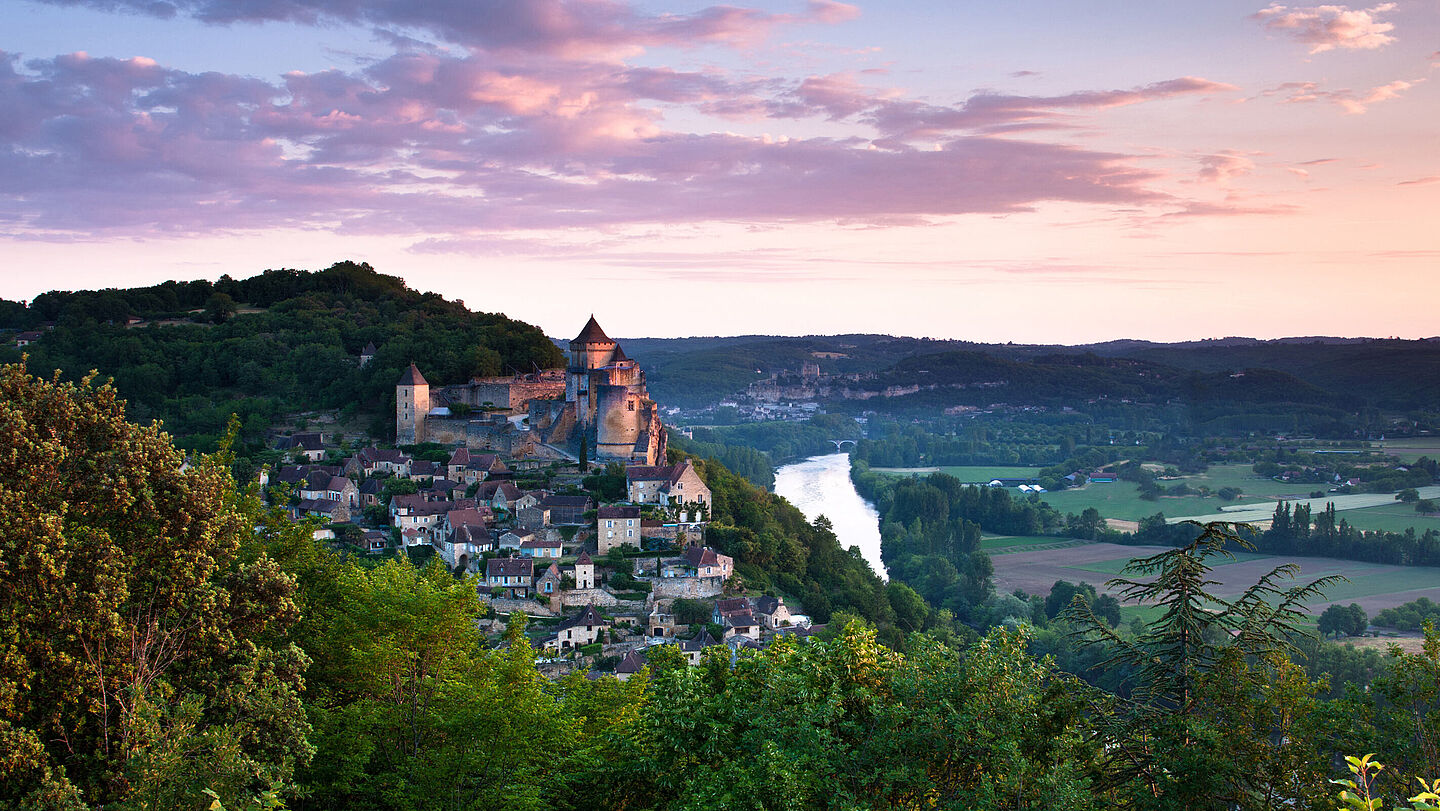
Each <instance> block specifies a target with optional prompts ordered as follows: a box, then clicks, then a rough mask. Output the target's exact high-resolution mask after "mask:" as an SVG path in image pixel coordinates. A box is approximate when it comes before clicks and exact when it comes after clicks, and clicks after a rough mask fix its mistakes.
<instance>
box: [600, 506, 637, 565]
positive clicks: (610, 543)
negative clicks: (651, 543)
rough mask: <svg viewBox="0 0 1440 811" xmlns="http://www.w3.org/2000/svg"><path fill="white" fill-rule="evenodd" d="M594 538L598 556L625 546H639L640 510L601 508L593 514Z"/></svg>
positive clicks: (631, 508) (617, 507) (615, 507)
mask: <svg viewBox="0 0 1440 811" xmlns="http://www.w3.org/2000/svg"><path fill="white" fill-rule="evenodd" d="M595 538H596V542H597V544H598V546H599V550H600V554H602V555H603V554H605V553H606V552H609V551H610V550H611V549H616V548H619V547H621V546H624V545H625V544H630V545H631V546H634V547H636V548H639V546H640V508H639V507H627V506H621V505H615V506H609V507H601V508H600V509H599V510H598V511H597V512H596V514H595Z"/></svg>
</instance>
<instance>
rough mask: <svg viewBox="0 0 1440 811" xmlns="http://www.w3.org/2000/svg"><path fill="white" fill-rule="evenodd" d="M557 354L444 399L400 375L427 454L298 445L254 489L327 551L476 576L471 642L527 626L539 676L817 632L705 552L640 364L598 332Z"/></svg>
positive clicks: (400, 416)
mask: <svg viewBox="0 0 1440 811" xmlns="http://www.w3.org/2000/svg"><path fill="white" fill-rule="evenodd" d="M569 350H570V351H569V363H568V366H567V367H566V368H565V369H563V370H562V369H552V370H536V371H535V372H534V373H532V374H522V375H514V376H511V377H504V378H485V379H476V380H471V381H467V382H464V383H458V384H450V385H444V386H432V385H431V384H430V383H429V382H428V381H427V380H426V379H425V377H424V374H423V372H422V370H421V369H419V368H418V367H417V366H416V365H415V364H413V363H412V364H411V365H410V366H409V368H407V369H406V370H405V372H404V373H403V374H402V375H401V377H400V379H399V380H398V381H397V383H396V414H395V426H396V437H397V443H396V444H397V445H398V446H400V447H402V448H409V449H419V448H426V449H431V450H429V451H428V452H422V451H420V450H413V451H412V452H410V453H407V452H406V451H404V450H400V449H397V448H381V447H368V448H363V449H360V450H358V451H354V452H353V453H351V454H350V455H349V456H344V457H340V456H339V454H338V447H337V443H335V442H334V441H333V440H334V438H333V437H330V436H327V435H326V434H324V433H323V432H298V433H293V434H291V435H288V436H284V437H281V438H280V439H279V440H278V442H277V448H278V449H279V450H280V451H282V452H284V453H286V454H287V455H288V456H289V457H290V461H292V462H293V463H294V464H287V465H282V466H280V467H279V468H277V469H274V470H266V471H264V472H262V473H261V481H260V483H261V486H262V487H263V488H264V489H265V492H266V493H267V494H268V495H269V497H270V499H271V501H272V503H275V504H279V505H282V506H284V507H286V508H287V509H288V510H290V511H291V513H292V514H293V515H294V516H295V517H296V518H299V519H305V518H310V519H315V522H316V527H317V528H316V530H315V531H316V533H317V537H320V538H324V539H328V540H330V541H332V542H333V543H334V544H336V545H337V546H340V547H342V548H346V549H349V550H352V551H354V552H356V553H358V554H367V555H375V556H384V555H406V556H409V557H411V558H412V559H417V560H418V559H423V558H426V557H432V556H433V557H436V558H439V559H440V560H442V561H443V562H444V563H445V565H446V566H447V567H449V568H450V569H451V570H452V571H453V572H454V573H455V574H456V575H457V576H464V575H467V574H468V575H475V576H476V583H477V589H478V591H479V594H480V597H481V599H482V600H485V601H487V602H488V603H490V605H491V607H492V608H493V609H494V614H493V616H494V617H496V619H493V620H490V621H489V622H490V623H491V624H492V627H488V628H485V629H482V630H486V631H487V632H490V633H494V634H497V635H498V633H499V631H500V629H501V626H503V623H504V621H505V620H504V619H503V618H504V617H506V616H508V615H509V614H511V613H512V612H516V611H519V612H523V613H524V614H525V615H526V616H527V617H529V618H530V626H529V628H530V633H531V635H532V643H533V644H534V645H535V647H536V648H537V650H540V651H541V657H542V658H541V663H540V666H541V667H542V669H545V670H546V671H547V672H549V673H550V674H551V675H557V676H558V675H563V674H564V673H567V672H569V671H571V670H573V669H577V668H586V669H587V670H588V672H589V673H590V674H591V677H592V678H598V677H602V676H603V675H605V674H607V673H613V674H614V676H615V677H617V678H621V679H624V678H628V677H629V676H630V675H632V674H634V673H636V672H639V671H640V670H641V669H642V668H643V667H644V666H645V663H646V652H647V650H648V649H649V648H651V647H652V646H654V645H661V644H677V645H679V647H680V650H681V651H682V652H683V653H684V655H685V656H686V657H687V658H688V660H689V661H690V662H692V663H698V662H699V661H700V657H701V655H702V653H703V652H704V651H705V649H706V648H712V647H719V648H721V649H722V652H728V654H729V655H731V656H733V655H735V654H736V652H738V651H739V650H741V649H743V648H747V647H751V648H758V647H762V646H764V645H766V644H768V643H769V642H770V641H771V640H773V639H775V638H776V637H779V636H786V635H795V636H800V637H805V636H808V635H810V634H813V633H815V632H817V631H818V630H820V627H819V626H812V625H811V623H810V620H809V618H808V617H806V616H805V615H804V614H803V612H802V610H801V607H800V606H796V605H787V604H786V602H785V598H783V597H779V596H774V595H766V594H747V593H746V592H745V588H744V583H743V581H742V579H741V578H739V577H737V576H736V573H735V566H734V561H733V559H732V558H731V557H730V556H728V555H725V554H722V553H720V552H718V551H717V550H715V549H713V548H711V547H709V546H708V545H706V543H705V533H706V527H707V524H708V523H709V520H710V514H711V506H712V501H711V493H710V488H709V487H707V486H706V485H705V482H704V480H702V479H701V477H700V475H699V473H698V472H697V471H696V469H695V466H694V465H693V464H692V463H691V462H690V461H689V460H688V459H687V460H682V461H680V462H678V463H673V464H672V463H667V458H666V446H667V443H666V429H665V426H664V425H663V424H662V423H661V421H660V411H659V408H658V406H657V405H656V403H655V402H654V401H653V400H651V399H650V396H649V394H648V392H647V390H646V386H645V374H644V372H643V371H642V370H641V369H640V368H639V367H638V365H637V364H636V363H635V361H633V360H631V359H630V358H629V357H627V356H626V355H625V353H624V351H623V350H622V349H621V348H620V346H619V345H618V344H617V343H616V342H615V341H613V340H611V339H610V338H609V337H608V336H606V335H605V332H604V330H602V329H601V328H600V325H599V324H598V323H596V322H595V319H594V318H591V319H590V321H589V322H588V323H587V324H586V325H585V327H584V329H582V330H581V332H580V334H579V335H578V336H576V338H575V339H574V340H573V341H571V342H570V345H569ZM374 352H375V349H374V347H366V349H365V352H364V353H362V355H361V357H360V363H362V364H364V363H368V362H369V361H370V360H371V359H372V358H373V355H374ZM435 448H442V449H444V450H442V451H436V450H433V449H435ZM425 456H428V457H430V458H422V457H425ZM441 456H444V457H445V458H444V459H443V461H442V460H440V458H439V457H441ZM596 475H603V476H608V477H610V478H611V480H612V484H614V485H617V487H612V488H611V489H610V492H611V493H612V494H613V493H614V492H615V490H617V489H619V490H623V495H621V496H620V497H619V498H610V499H600V498H597V496H596V494H595V492H594V491H593V490H587V489H586V488H585V487H584V486H583V483H584V482H585V479H586V477H587V476H591V477H593V476H596ZM621 476H623V488H619V487H618V484H619V481H618V480H619V478H620V477H621Z"/></svg>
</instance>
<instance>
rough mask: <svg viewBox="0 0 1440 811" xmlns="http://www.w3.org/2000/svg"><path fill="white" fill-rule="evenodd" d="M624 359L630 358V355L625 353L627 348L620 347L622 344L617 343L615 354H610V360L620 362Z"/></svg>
mask: <svg viewBox="0 0 1440 811" xmlns="http://www.w3.org/2000/svg"><path fill="white" fill-rule="evenodd" d="M622 360H630V356H629V355H627V354H625V350H623V349H621V348H620V344H615V354H614V355H611V356H610V362H611V363H619V362H620V361H622Z"/></svg>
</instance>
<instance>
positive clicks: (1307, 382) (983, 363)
mask: <svg viewBox="0 0 1440 811" xmlns="http://www.w3.org/2000/svg"><path fill="white" fill-rule="evenodd" d="M625 346H626V349H627V351H629V352H631V354H632V356H634V357H636V359H637V360H639V361H640V362H641V363H642V364H643V365H644V366H645V367H646V369H647V370H649V374H650V379H651V382H652V386H651V388H652V390H653V391H654V392H655V393H656V395H657V397H658V399H660V401H661V402H665V403H667V404H675V405H682V406H701V405H706V404H709V403H713V402H715V401H717V400H720V399H722V398H726V397H733V396H735V395H736V394H738V393H740V392H741V391H743V389H744V387H745V386H746V385H748V384H749V383H751V382H753V381H755V380H758V379H761V378H763V377H766V376H768V375H770V374H774V373H777V372H796V371H798V370H799V368H800V365H801V364H802V363H804V362H806V361H813V362H815V363H818V364H819V365H820V367H821V369H822V371H824V372H826V373H830V374H844V373H850V372H858V373H864V374H865V375H866V376H867V378H866V379H864V380H861V381H859V382H855V383H847V384H846V385H847V386H848V387H850V388H852V389H868V390H870V391H873V392H877V393H878V392H885V391H887V390H888V391H889V392H890V393H891V394H892V395H894V394H895V392H897V391H903V390H905V389H907V388H914V387H919V390H918V391H915V392H913V393H909V394H902V395H899V396H887V397H883V398H879V397H877V398H875V399H871V400H866V401H856V400H851V401H843V402H842V401H838V400H836V398H833V397H832V400H831V406H832V407H835V408H839V409H841V410H850V411H857V410H862V409H863V410H878V411H881V412H886V411H889V412H896V413H907V412H920V411H933V410H935V409H937V408H946V407H950V406H957V405H971V406H977V407H979V406H986V405H990V404H996V403H1003V404H1007V405H1014V406H1025V405H1040V406H1067V405H1068V406H1075V407H1078V406H1080V405H1082V404H1083V403H1085V402H1086V401H1087V400H1104V401H1111V402H1114V401H1133V402H1137V403H1148V404H1154V405H1158V404H1169V405H1171V406H1177V405H1178V406H1182V407H1186V408H1189V409H1191V417H1192V419H1194V420H1197V421H1198V422H1199V423H1205V422H1208V421H1213V420H1216V419H1219V418H1221V417H1225V416H1227V415H1235V414H1245V413H1250V414H1269V415H1283V414H1285V413H1286V409H1287V407H1289V406H1296V407H1299V408H1300V409H1301V410H1302V411H1303V412H1305V414H1307V415H1308V419H1307V421H1306V424H1314V423H1318V422H1324V421H1327V420H1333V419H1335V418H1337V417H1338V416H1340V415H1342V414H1343V413H1345V412H1354V411H1356V410H1358V409H1364V408H1371V409H1380V410H1385V411H1392V412H1393V411H1406V410H1412V409H1433V408H1434V407H1435V404H1436V403H1437V402H1440V341H1437V340H1434V339H1430V340H1421V341H1399V340H1387V339H1370V338H1339V337H1299V338H1284V339H1277V340H1257V339H1254V338H1239V337H1233V338H1222V339H1216V340H1207V341H1191V342H1185V343H1176V344H1161V343H1154V342H1149V341H1140V340H1122V341H1108V342H1105V343H1098V344H1091V345H1085V346H1053V345H1035V344H977V343H969V342H964V341H934V340H922V339H914V338H896V337H892V336H886V335H863V334H858V335H837V336H804V337H795V338H790V337H778V336H763V335H756V336H743V337H731V338H691V339H683V340H677V339H666V340H657V339H634V338H631V339H627V340H626V341H625ZM632 347H633V349H632Z"/></svg>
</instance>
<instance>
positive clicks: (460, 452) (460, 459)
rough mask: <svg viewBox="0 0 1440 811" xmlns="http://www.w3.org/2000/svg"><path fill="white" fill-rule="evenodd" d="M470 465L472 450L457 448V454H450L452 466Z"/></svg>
mask: <svg viewBox="0 0 1440 811" xmlns="http://www.w3.org/2000/svg"><path fill="white" fill-rule="evenodd" d="M469 463H470V449H469V448H456V449H455V452H454V453H452V454H450V464H452V465H468V464H469Z"/></svg>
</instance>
